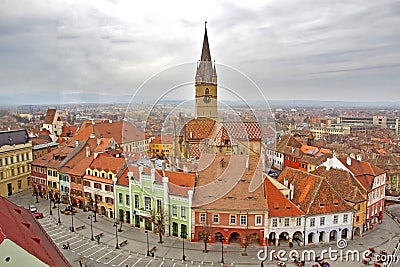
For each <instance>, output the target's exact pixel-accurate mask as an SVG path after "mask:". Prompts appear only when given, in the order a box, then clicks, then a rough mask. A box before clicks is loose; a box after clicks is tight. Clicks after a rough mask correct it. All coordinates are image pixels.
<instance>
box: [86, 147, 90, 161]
mask: <svg viewBox="0 0 400 267" xmlns="http://www.w3.org/2000/svg"><path fill="white" fill-rule="evenodd" d="M89 156H90V147H88V146H87V147H86V157H87V158H88V157H89Z"/></svg>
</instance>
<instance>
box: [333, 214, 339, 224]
mask: <svg viewBox="0 0 400 267" xmlns="http://www.w3.org/2000/svg"><path fill="white" fill-rule="evenodd" d="M338 220H339V216H338V215H335V216H333V224H337V223H338Z"/></svg>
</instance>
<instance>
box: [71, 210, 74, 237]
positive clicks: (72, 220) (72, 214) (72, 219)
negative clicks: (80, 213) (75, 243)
mask: <svg viewBox="0 0 400 267" xmlns="http://www.w3.org/2000/svg"><path fill="white" fill-rule="evenodd" d="M74 215H75V214H74V213H73V212H72V211H71V228H70V230H71V232H75V228H74Z"/></svg>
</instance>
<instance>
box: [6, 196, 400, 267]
mask: <svg viewBox="0 0 400 267" xmlns="http://www.w3.org/2000/svg"><path fill="white" fill-rule="evenodd" d="M9 199H10V200H11V201H12V202H14V203H16V204H17V205H20V206H22V207H25V208H27V207H29V205H30V204H34V205H36V206H37V208H38V210H39V211H41V212H43V213H44V216H45V217H44V218H43V219H39V222H40V224H41V225H42V227H43V228H44V230H45V231H46V232H47V233H48V235H49V236H50V237H51V238H52V239H53V241H54V242H55V243H56V244H57V246H58V247H59V248H60V250H61V252H63V254H64V255H65V256H66V258H67V259H68V260H69V261H70V262H71V264H72V265H73V266H80V264H79V261H81V262H82V263H83V266H85V265H84V264H85V263H86V264H87V266H122V267H126V266H129V267H132V266H138V267H161V266H166V267H181V266H182V267H192V266H200V267H201V266H221V259H222V253H221V252H222V251H221V244H208V250H209V252H208V253H203V252H202V251H203V248H204V244H203V243H201V242H200V243H192V242H189V241H187V240H185V241H183V240H182V239H181V238H176V237H164V243H163V244H159V243H157V241H158V235H157V234H154V233H148V236H147V234H146V233H145V232H144V231H143V230H141V229H137V228H135V227H131V226H129V225H127V224H123V226H122V232H117V234H118V246H119V247H120V248H118V249H117V248H116V245H117V239H116V228H115V227H114V226H113V223H114V222H113V220H112V219H110V218H104V217H102V216H99V215H97V222H94V223H93V224H92V225H93V228H92V229H93V235H94V236H96V235H99V234H100V235H102V237H101V238H100V242H98V241H97V240H96V239H95V240H93V241H92V240H91V235H92V231H91V227H90V225H91V221H90V215H91V214H93V213H91V212H84V211H82V210H79V209H78V212H77V213H76V214H75V215H74V216H73V218H72V216H71V215H65V214H62V213H60V220H61V224H58V223H57V222H58V209H57V208H55V209H54V208H52V213H53V215H50V212H49V211H50V203H49V200H46V199H44V198H39V203H35V202H36V199H35V197H33V196H31V194H30V191H25V192H22V193H18V194H15V195H13V196H11V197H10V198H9ZM64 208H65V205H64V204H60V209H64ZM389 209H390V210H393V212H399V217H400V205H394V206H391V207H389ZM72 220H73V223H74V228H75V231H74V232H71V231H70V227H71V226H72ZM118 229H119V227H118ZM147 237H148V240H149V248H150V249H152V248H153V247H156V249H155V251H154V257H151V256H150V257H149V256H147V255H146V253H147V249H148V248H147ZM399 240H400V226H399V224H398V223H397V222H395V221H394V220H392V219H391V218H390V217H389V216H386V218H385V220H384V222H383V223H382V224H378V225H376V227H375V228H374V229H373V230H371V231H369V232H367V233H366V234H365V235H364V236H363V237H361V238H358V239H355V240H348V241H347V244H344V245H345V247H343V248H342V249H339V248H338V247H337V244H336V243H329V244H320V245H310V246H306V247H303V246H296V245H295V246H294V247H293V248H292V249H293V250H296V251H297V252H299V254H301V253H303V252H304V250H307V251H308V252H310V251H314V252H315V255H317V256H319V255H321V253H322V252H323V250H326V252H325V253H324V254H323V258H325V259H326V260H327V261H329V262H330V263H331V266H343V267H347V266H349V267H350V266H365V265H364V264H362V262H361V259H360V260H359V261H356V260H351V258H349V257H346V252H347V251H349V250H352V251H353V250H356V251H358V252H359V253H360V255H361V253H362V252H363V251H366V250H368V248H375V250H376V251H377V252H379V251H381V250H386V251H387V252H388V253H389V254H391V253H392V252H393V251H394V249H395V247H396V246H397V244H398V242H399ZM63 244H69V246H70V248H69V249H63V248H62V245H63ZM121 245H122V246H121ZM399 247H400V245H399ZM262 249H263V248H262V247H259V246H250V247H249V248H248V249H247V254H248V255H247V256H242V252H243V249H242V248H241V247H240V246H239V245H238V244H230V245H224V253H223V258H224V263H225V264H224V265H225V266H238V267H239V266H260V265H261V263H260V260H259V258H258V257H259V256H261V257H265V254H264V253H261V252H260V253H259V251H260V250H262ZM183 250H184V254H185V256H186V260H185V261H182V255H183ZM272 250H275V251H276V252H275V255H276V254H277V253H278V251H279V250H283V251H285V252H286V255H288V254H289V251H290V250H291V249H290V248H289V247H285V246H282V247H268V250H267V254H268V255H267V257H266V260H265V261H264V263H263V265H264V266H277V262H276V261H271V259H270V256H271V255H272V254H271V253H272ZM334 250H336V251H337V252H335V251H334ZM329 251H331V255H333V256H335V257H336V256H337V258H338V259H337V260H336V261H333V260H328V258H329V255H328V253H329ZM282 253H283V252H282ZM340 253H341V254H340ZM290 254H291V253H290ZM258 255H259V256H258ZM286 255H283V254H282V256H286ZM287 257H288V258H289V256H287ZM360 257H362V255H361V256H360ZM281 258H282V257H281ZM348 258H349V260H348V261H347V260H346V259H348ZM313 264H315V262H314V260H312V261H306V265H305V266H307V267H308V266H312V265H313ZM286 266H296V265H295V264H294V263H293V262H292V261H290V260H289V261H288V262H286ZM391 266H400V263H397V264H396V263H395V264H392V265H391Z"/></svg>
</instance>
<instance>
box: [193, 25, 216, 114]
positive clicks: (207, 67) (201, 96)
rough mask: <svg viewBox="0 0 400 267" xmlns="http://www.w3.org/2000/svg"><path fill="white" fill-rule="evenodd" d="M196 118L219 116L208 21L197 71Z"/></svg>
mask: <svg viewBox="0 0 400 267" xmlns="http://www.w3.org/2000/svg"><path fill="white" fill-rule="evenodd" d="M195 88H196V96H195V99H196V111H195V112H196V113H195V117H196V118H211V119H217V118H218V108H217V70H216V68H215V62H214V66H213V63H212V61H211V55H210V47H209V46H208V36H207V22H206V27H205V32H204V40H203V49H202V51H201V59H200V61H199V62H198V64H197V71H196V83H195Z"/></svg>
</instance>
